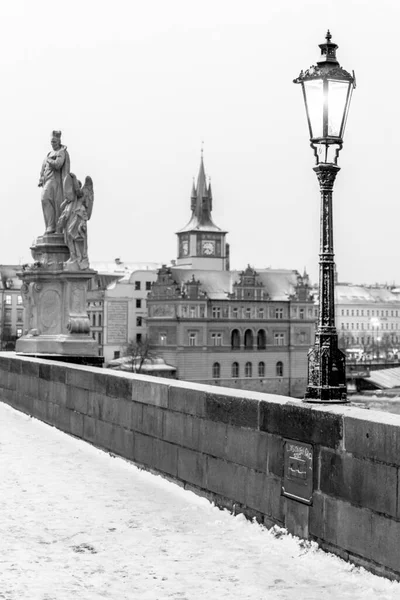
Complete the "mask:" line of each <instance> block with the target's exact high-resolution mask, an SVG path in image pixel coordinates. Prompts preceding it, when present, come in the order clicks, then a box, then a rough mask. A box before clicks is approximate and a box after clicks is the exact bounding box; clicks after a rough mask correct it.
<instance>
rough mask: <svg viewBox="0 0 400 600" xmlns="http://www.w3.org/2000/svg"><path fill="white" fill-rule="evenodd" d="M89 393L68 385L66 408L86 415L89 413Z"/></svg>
mask: <svg viewBox="0 0 400 600" xmlns="http://www.w3.org/2000/svg"><path fill="white" fill-rule="evenodd" d="M88 399H89V392H88V390H85V389H83V388H77V387H72V386H69V385H68V384H67V403H66V407H67V408H71V409H72V410H76V411H77V412H80V413H82V414H84V415H86V414H87V412H88Z"/></svg>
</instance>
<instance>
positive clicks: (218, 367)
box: [212, 362, 221, 379]
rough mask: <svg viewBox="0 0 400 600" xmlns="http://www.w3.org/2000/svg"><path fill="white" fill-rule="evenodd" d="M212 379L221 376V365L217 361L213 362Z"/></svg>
mask: <svg viewBox="0 0 400 600" xmlns="http://www.w3.org/2000/svg"><path fill="white" fill-rule="evenodd" d="M212 376H213V379H219V378H220V377H221V365H220V364H219V362H215V363H214V364H213V367H212Z"/></svg>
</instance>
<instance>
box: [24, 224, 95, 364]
mask: <svg viewBox="0 0 400 600" xmlns="http://www.w3.org/2000/svg"><path fill="white" fill-rule="evenodd" d="M31 252H32V256H33V258H34V260H35V262H34V264H32V265H29V266H28V267H27V268H25V269H24V270H23V271H22V272H20V273H18V276H19V277H20V278H21V279H22V282H23V284H22V288H21V293H22V298H23V303H24V308H25V322H24V335H23V336H22V337H20V338H19V339H18V340H17V343H16V352H21V353H24V354H35V355H46V357H47V358H58V359H59V360H60V359H62V357H70V360H73V357H75V358H77V359H78V358H82V357H98V344H97V342H96V341H95V340H94V339H93V338H92V336H91V335H90V323H89V317H88V314H87V311H86V294H87V286H88V282H89V280H90V279H91V278H92V277H93V275H95V274H96V271H93V270H91V269H85V270H68V266H67V265H65V264H64V263H66V262H67V260H68V259H69V256H70V254H69V250H68V247H67V246H66V245H65V242H64V236H63V234H61V233H51V234H46V235H43V236H40V237H38V238H37V240H36V242H35V244H34V245H33V246H32V247H31ZM74 362H79V361H74ZM89 362H90V361H89ZM95 362H96V361H95Z"/></svg>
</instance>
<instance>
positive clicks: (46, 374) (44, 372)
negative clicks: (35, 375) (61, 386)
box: [39, 361, 52, 381]
mask: <svg viewBox="0 0 400 600" xmlns="http://www.w3.org/2000/svg"><path fill="white" fill-rule="evenodd" d="M39 377H40V379H45V380H46V381H51V379H52V377H51V364H50V363H48V362H46V361H44V362H42V363H39Z"/></svg>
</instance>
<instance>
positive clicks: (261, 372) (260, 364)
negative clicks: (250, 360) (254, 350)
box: [258, 362, 265, 377]
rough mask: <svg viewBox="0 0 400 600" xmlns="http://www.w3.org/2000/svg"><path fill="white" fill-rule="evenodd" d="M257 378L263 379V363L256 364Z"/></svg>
mask: <svg viewBox="0 0 400 600" xmlns="http://www.w3.org/2000/svg"><path fill="white" fill-rule="evenodd" d="M258 376H259V377H265V362H259V363H258Z"/></svg>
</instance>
